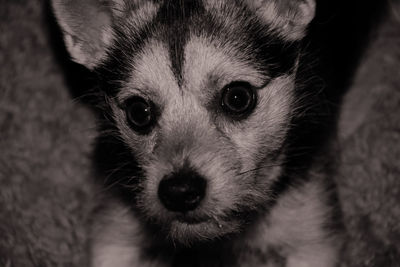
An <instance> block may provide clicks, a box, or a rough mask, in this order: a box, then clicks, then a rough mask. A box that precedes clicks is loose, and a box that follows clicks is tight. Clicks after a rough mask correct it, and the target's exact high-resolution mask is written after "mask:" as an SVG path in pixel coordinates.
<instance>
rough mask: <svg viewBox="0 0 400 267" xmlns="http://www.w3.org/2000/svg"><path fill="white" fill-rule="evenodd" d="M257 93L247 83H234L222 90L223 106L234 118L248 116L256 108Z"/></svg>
mask: <svg viewBox="0 0 400 267" xmlns="http://www.w3.org/2000/svg"><path fill="white" fill-rule="evenodd" d="M255 103H256V93H255V92H254V89H253V87H252V86H251V85H250V84H249V83H247V82H233V83H231V84H229V85H227V86H225V87H224V89H223V90H222V97H221V106H222V108H223V110H224V111H225V112H226V113H228V114H229V115H231V116H233V117H234V118H237V119H240V118H243V117H244V116H246V115H248V114H249V113H250V112H251V111H252V110H253V109H254V107H255Z"/></svg>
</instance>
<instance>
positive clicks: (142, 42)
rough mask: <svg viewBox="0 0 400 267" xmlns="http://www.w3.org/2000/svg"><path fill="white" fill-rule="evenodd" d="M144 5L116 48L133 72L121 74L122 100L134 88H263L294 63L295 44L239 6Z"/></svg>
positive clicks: (124, 26) (203, 3) (124, 27)
mask: <svg viewBox="0 0 400 267" xmlns="http://www.w3.org/2000/svg"><path fill="white" fill-rule="evenodd" d="M143 3H146V4H142V5H138V6H136V7H135V8H136V9H137V10H136V12H135V11H132V12H131V17H130V18H128V19H126V21H127V23H126V22H125V24H124V23H122V27H121V28H122V30H121V31H120V32H119V35H120V36H119V38H120V40H118V42H117V44H118V45H120V44H122V47H119V48H118V47H116V49H119V50H123V54H117V55H113V56H114V57H122V58H123V60H124V61H127V62H125V63H123V64H124V65H125V66H128V65H129V66H131V67H132V68H130V69H129V71H126V67H124V69H123V71H124V73H125V78H124V79H125V80H128V86H127V88H125V89H128V90H122V91H120V93H123V94H124V95H127V96H128V95H129V94H130V91H131V90H130V89H132V90H142V91H149V90H150V91H156V92H160V91H161V90H162V91H165V90H168V89H174V90H175V92H176V91H179V90H180V91H182V90H200V89H202V88H203V89H204V88H206V87H207V84H205V83H206V82H210V83H212V82H214V83H217V82H218V84H217V86H219V87H220V86H223V85H224V83H225V84H226V83H228V82H231V81H234V80H246V81H248V82H251V83H254V85H261V84H262V81H265V79H266V78H268V77H271V76H277V75H279V74H281V73H284V72H288V71H289V69H290V68H291V67H292V66H293V64H294V61H295V54H296V53H295V51H294V49H295V45H294V44H293V43H289V42H286V41H284V40H281V39H279V38H278V37H277V36H275V35H273V33H272V32H271V31H269V30H268V27H267V25H261V23H260V22H259V21H257V20H256V19H255V18H254V16H252V14H251V12H250V11H249V10H246V8H245V6H244V5H243V4H240V3H241V2H240V1H231V2H226V3H225V1H224V0H218V1H201V0H191V1H188V0H182V1H163V2H162V1H161V2H160V1H154V2H148V1H144V2H143ZM227 3H230V4H227ZM246 12H247V13H246ZM123 60H121V59H119V62H121V61H123ZM274 72H275V73H274ZM277 73H278V74H277ZM120 77H122V76H119V78H120ZM149 93H151V92H149Z"/></svg>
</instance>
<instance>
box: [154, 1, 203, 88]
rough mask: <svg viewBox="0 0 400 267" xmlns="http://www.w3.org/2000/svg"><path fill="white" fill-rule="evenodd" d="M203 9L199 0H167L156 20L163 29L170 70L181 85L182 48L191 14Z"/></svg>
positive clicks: (185, 41)
mask: <svg viewBox="0 0 400 267" xmlns="http://www.w3.org/2000/svg"><path fill="white" fill-rule="evenodd" d="M203 11H204V7H203V5H202V3H201V2H200V1H199V0H179V1H177V0H168V1H165V3H164V4H163V5H162V6H161V8H160V10H159V12H158V14H157V17H156V19H155V20H156V21H157V22H158V23H159V24H160V25H162V27H161V28H162V29H164V30H165V31H164V32H163V33H162V34H163V37H164V40H165V41H166V42H167V44H168V48H169V55H170V60H171V67H172V71H173V73H174V75H175V77H176V79H177V81H178V85H181V83H182V80H183V77H182V66H183V61H184V48H185V44H186V43H187V41H188V37H189V24H190V21H191V18H192V16H194V15H195V14H198V13H200V12H203Z"/></svg>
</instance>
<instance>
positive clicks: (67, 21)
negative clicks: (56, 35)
mask: <svg viewBox="0 0 400 267" xmlns="http://www.w3.org/2000/svg"><path fill="white" fill-rule="evenodd" d="M116 4H117V3H116V2H114V0H52V7H53V10H54V13H55V16H56V18H57V21H58V23H59V25H60V27H61V30H62V32H63V34H64V41H65V44H66V47H67V49H68V51H69V53H70V54H71V56H72V59H73V60H74V61H75V62H77V63H80V64H83V65H85V66H86V67H88V68H89V69H92V68H93V67H94V66H95V65H96V64H97V63H98V62H99V61H100V60H101V59H102V58H103V57H104V56H105V52H106V48H107V47H108V46H109V45H110V43H111V41H112V35H113V34H112V21H113V11H112V10H113V9H116V7H115V5H116Z"/></svg>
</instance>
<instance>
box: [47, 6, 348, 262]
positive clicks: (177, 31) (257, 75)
mask: <svg viewBox="0 0 400 267" xmlns="http://www.w3.org/2000/svg"><path fill="white" fill-rule="evenodd" d="M52 4H53V9H54V12H55V15H56V18H57V20H58V22H59V25H60V27H61V29H62V32H63V35H64V40H65V44H66V47H67V49H68V51H69V52H70V54H71V56H72V59H73V60H74V61H76V62H78V63H80V64H83V65H84V66H86V67H87V68H88V69H90V70H91V71H92V72H93V73H94V74H95V75H96V76H97V77H98V87H97V88H95V89H94V92H93V95H94V96H93V97H94V103H95V106H96V109H97V110H98V111H99V116H98V117H99V132H100V136H99V138H98V140H97V148H96V151H95V155H96V159H95V160H96V163H97V166H98V169H99V179H100V180H101V181H103V182H104V187H105V188H106V189H107V190H106V191H107V192H106V193H105V194H104V197H103V198H102V206H101V207H100V208H99V210H98V211H97V212H96V214H95V215H94V216H93V226H92V241H91V266H95V267H111V266H112V267H133V266H144V267H146V266H157V267H158V266H286V267H333V266H336V265H337V263H338V252H339V249H340V244H341V242H340V234H338V232H337V229H338V228H337V227H336V225H338V221H339V218H338V217H339V216H338V213H337V208H336V206H335V202H334V199H335V192H334V189H333V188H334V187H333V186H332V182H331V181H330V180H329V177H328V176H327V175H326V172H325V171H324V168H325V166H324V164H325V163H324V161H321V160H319V158H321V157H322V156H324V154H323V152H321V149H319V147H320V145H321V144H322V141H321V142H320V140H319V139H322V138H320V137H319V134H320V132H319V130H320V129H319V127H320V124H318V123H319V119H320V118H319V117H318V108H319V107H320V104H321V102H323V99H321V95H322V94H320V92H318V91H315V89H314V88H313V87H312V85H310V84H309V83H311V80H310V79H307V78H306V79H304V78H302V73H303V74H304V73H305V72H302V71H301V69H300V68H301V66H302V65H307V64H305V63H304V60H305V59H304V57H303V54H304V53H305V50H304V47H305V46H304V43H305V42H304V37H305V36H306V35H307V27H308V26H309V23H310V22H311V21H312V19H313V18H314V14H315V6H316V3H315V2H314V1H313V0H235V1H232V0H192V1H189V0H175V1H173V0H165V1H161V0H152V1H146V0H130V1H129V0H87V1H79V0H53V1H52ZM232 92H236V93H232ZM235 99H236V100H235ZM237 99H238V100H237ZM235 101H236V102H235ZM235 105H236V106H235ZM235 108H236V109H235ZM310 111H311V112H310ZM307 114H312V115H310V116H307ZM310 121H311V122H310ZM322 124H323V123H322ZM322 124H321V125H322ZM321 135H322V133H321ZM321 146H322V145H321ZM321 162H322V163H321Z"/></svg>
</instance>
